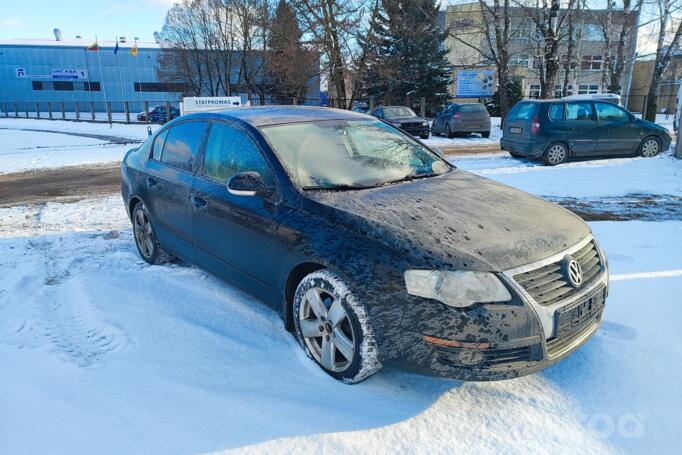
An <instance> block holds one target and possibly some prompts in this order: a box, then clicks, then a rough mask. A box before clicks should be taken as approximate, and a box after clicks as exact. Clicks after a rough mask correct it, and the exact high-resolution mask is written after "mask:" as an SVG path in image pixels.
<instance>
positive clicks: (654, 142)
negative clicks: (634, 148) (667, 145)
mask: <svg viewBox="0 0 682 455" xmlns="http://www.w3.org/2000/svg"><path fill="white" fill-rule="evenodd" d="M660 151H661V143H660V142H659V140H658V139H656V138H655V137H648V138H646V139H644V140H643V141H642V143H641V144H640V146H639V155H640V156H641V157H643V158H651V157H653V156H656V155H658V154H659V153H660Z"/></svg>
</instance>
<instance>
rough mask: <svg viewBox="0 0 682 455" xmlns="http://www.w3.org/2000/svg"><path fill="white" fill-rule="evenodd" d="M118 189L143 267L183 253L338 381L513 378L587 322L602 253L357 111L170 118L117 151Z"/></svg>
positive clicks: (522, 201)
mask: <svg viewBox="0 0 682 455" xmlns="http://www.w3.org/2000/svg"><path fill="white" fill-rule="evenodd" d="M121 192H122V196H123V200H124V202H125V207H126V209H127V211H128V213H129V215H130V217H131V220H132V224H133V232H134V238H135V242H136V245H137V248H138V251H139V253H140V255H141V256H142V258H144V260H145V261H147V262H149V263H150V264H158V263H162V262H165V261H167V260H170V259H172V258H173V257H179V258H182V259H183V260H185V261H187V262H191V263H193V264H196V265H198V266H200V267H202V268H204V269H206V270H208V271H210V272H212V273H214V274H215V275H217V276H219V277H222V278H223V279H225V280H228V281H229V282H231V283H233V284H234V285H236V286H238V287H240V288H242V289H244V290H245V291H247V292H249V293H251V294H253V295H254V296H256V297H258V298H260V299H262V300H263V301H265V302H267V303H268V304H269V305H271V306H272V307H273V308H274V309H275V310H276V311H277V312H278V313H279V314H280V315H281V316H282V318H283V320H284V325H285V327H286V328H287V329H288V330H291V331H293V332H295V333H296V337H297V339H298V340H299V342H300V344H301V346H302V347H303V349H304V350H305V352H306V353H307V355H308V356H310V357H311V358H312V359H314V360H315V362H317V363H318V364H319V365H320V366H321V368H322V369H323V370H324V371H326V372H327V373H329V374H330V375H331V376H333V377H334V378H337V379H339V380H342V381H344V382H347V383H352V382H357V381H360V380H362V379H363V378H366V377H368V376H369V375H371V374H373V373H374V372H376V371H377V370H379V368H381V366H382V365H384V364H388V363H393V364H397V365H400V366H403V367H406V368H410V369H413V370H416V371H420V372H425V373H429V374H434V375H440V376H444V377H450V378H459V379H465V380H493V379H504V378H511V377H516V376H520V375H523V374H528V373H531V372H534V371H537V370H539V369H541V368H544V367H546V366H548V365H550V364H553V363H555V362H557V361H559V360H560V359H562V358H563V357H565V356H566V355H568V354H569V353H571V352H573V351H574V350H575V349H577V348H578V346H580V345H581V344H583V343H584V342H585V341H586V340H587V339H588V338H589V337H590V336H591V335H592V334H594V333H595V331H596V330H597V326H598V325H599V322H600V321H601V315H602V311H603V308H604V303H605V298H606V295H607V289H608V273H607V261H606V258H605V257H604V255H603V253H602V252H601V250H600V249H599V247H598V245H597V242H596V240H595V239H594V238H593V237H592V234H591V232H590V229H589V227H588V226H587V225H586V224H585V223H584V222H582V221H581V220H580V219H579V218H578V217H577V216H575V215H573V214H572V213H571V212H568V211H567V210H564V209H562V208H559V207H557V206H555V205H553V204H550V203H548V202H545V201H543V200H541V199H539V198H536V197H533V196H530V195H527V194H525V193H523V192H521V191H518V190H515V189H513V188H509V187H506V186H504V185H501V184H499V183H495V182H493V181H490V180H487V179H484V178H482V177H478V176H475V175H473V174H470V173H468V172H464V171H461V170H458V169H456V168H455V167H454V166H452V165H451V164H450V163H448V162H447V161H445V160H444V159H442V158H441V157H440V156H439V155H438V154H437V153H435V152H433V151H431V150H430V149H429V148H428V147H426V146H425V145H423V144H421V143H420V142H418V141H416V140H414V139H413V138H412V137H410V136H409V135H407V134H405V133H403V132H402V131H400V130H398V129H396V128H394V127H392V126H390V125H387V124H386V123H384V122H381V121H378V120H377V119H374V118H372V117H369V116H366V115H363V114H357V113H353V112H348V111H341V110H335V109H324V108H306V107H274V106H273V107H259V108H244V109H230V110H227V111H224V112H219V113H201V114H191V115H186V116H183V117H181V118H179V119H176V120H174V121H172V122H170V123H168V124H167V125H165V126H163V127H161V128H159V130H158V131H157V132H156V133H155V134H154V135H153V136H152V137H151V138H149V139H148V140H147V141H146V142H145V143H144V144H143V145H142V146H140V147H139V148H137V149H133V150H131V151H129V152H128V154H127V155H126V156H125V158H124V160H123V163H122V167H121Z"/></svg>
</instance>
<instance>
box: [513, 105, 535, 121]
mask: <svg viewBox="0 0 682 455" xmlns="http://www.w3.org/2000/svg"><path fill="white" fill-rule="evenodd" d="M536 106H537V104H535V103H517V104H516V105H515V106H514V108H513V109H512V110H511V112H509V115H508V116H507V120H510V121H514V120H530V119H532V118H533V116H534V115H535V109H536Z"/></svg>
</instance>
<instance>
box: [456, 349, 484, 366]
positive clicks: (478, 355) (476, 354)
mask: <svg viewBox="0 0 682 455" xmlns="http://www.w3.org/2000/svg"><path fill="white" fill-rule="evenodd" d="M457 360H459V363H461V364H462V365H466V366H468V367H471V366H475V365H480V364H481V363H483V361H484V360H485V355H484V354H483V353H482V352H481V351H476V350H473V349H465V350H463V351H462V352H460V353H459V355H458V356H457Z"/></svg>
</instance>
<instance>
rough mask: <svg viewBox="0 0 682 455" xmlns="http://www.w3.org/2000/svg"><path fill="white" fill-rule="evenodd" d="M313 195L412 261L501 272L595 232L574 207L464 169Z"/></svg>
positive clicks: (329, 216)
mask: <svg viewBox="0 0 682 455" xmlns="http://www.w3.org/2000/svg"><path fill="white" fill-rule="evenodd" d="M306 195H307V196H309V201H311V202H312V203H313V204H315V205H317V207H316V208H315V209H316V212H317V213H318V214H320V215H322V216H324V217H325V218H326V221H327V222H330V223H337V225H345V226H347V227H349V228H350V229H352V230H353V231H355V232H358V233H362V234H365V235H367V236H369V237H372V238H375V239H377V240H379V241H381V242H383V243H384V244H386V245H387V246H389V247H391V248H393V249H395V250H396V251H397V252H398V253H399V254H400V255H401V257H404V258H406V260H408V261H409V262H410V266H412V267H423V268H443V267H446V268H449V269H457V270H484V271H498V272H499V271H503V270H506V269H510V268H514V267H518V266H520V265H525V264H528V263H531V262H535V261H538V260H541V259H544V258H547V257H548V256H551V255H553V254H556V253H558V252H560V251H562V250H564V249H566V248H568V247H570V246H572V245H574V244H576V243H578V242H579V241H580V240H582V239H584V238H585V237H586V236H587V235H588V234H589V233H590V230H589V228H588V226H587V225H586V224H585V223H584V222H583V221H582V220H581V219H580V218H578V217H577V216H576V215H574V214H573V213H571V212H569V211H568V210H565V209H563V208H561V207H558V206H556V205H554V204H551V203H548V202H546V201H543V200H542V199H539V198H537V197H534V196H531V195H529V194H527V193H524V192H522V191H519V190H516V189H513V188H510V187H508V186H505V185H502V184H499V183H496V182H493V181H491V180H488V179H485V178H482V177H478V176H476V175H474V174H471V173H468V172H465V171H461V170H453V171H452V172H449V173H447V174H445V175H442V176H438V177H432V178H425V179H418V180H414V181H411V182H404V183H399V184H393V185H387V186H384V187H379V188H373V189H368V190H359V191H311V192H307V193H306Z"/></svg>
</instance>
